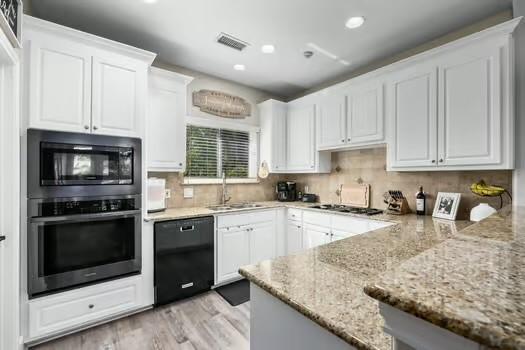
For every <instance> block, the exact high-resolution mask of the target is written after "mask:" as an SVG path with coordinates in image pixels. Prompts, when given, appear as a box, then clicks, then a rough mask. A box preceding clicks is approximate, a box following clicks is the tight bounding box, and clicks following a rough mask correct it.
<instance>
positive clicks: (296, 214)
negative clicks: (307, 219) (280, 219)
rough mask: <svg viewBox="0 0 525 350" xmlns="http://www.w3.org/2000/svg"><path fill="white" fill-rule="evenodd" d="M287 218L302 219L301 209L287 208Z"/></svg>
mask: <svg viewBox="0 0 525 350" xmlns="http://www.w3.org/2000/svg"><path fill="white" fill-rule="evenodd" d="M288 220H293V221H302V220H303V211H302V210H301V209H295V208H288Z"/></svg>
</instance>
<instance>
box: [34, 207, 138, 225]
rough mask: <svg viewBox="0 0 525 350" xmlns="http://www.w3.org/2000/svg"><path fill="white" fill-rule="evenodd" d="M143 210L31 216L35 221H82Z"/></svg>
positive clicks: (133, 214) (119, 216)
mask: <svg viewBox="0 0 525 350" xmlns="http://www.w3.org/2000/svg"><path fill="white" fill-rule="evenodd" d="M141 213H142V211H141V210H140V209H137V210H126V211H121V212H117V213H115V212H109V213H96V214H77V215H64V216H49V217H37V218H31V219H30V220H31V222H33V223H40V222H42V223H46V222H75V221H76V222H81V221H86V220H90V219H104V218H108V219H122V218H128V217H132V216H137V215H140V214H141Z"/></svg>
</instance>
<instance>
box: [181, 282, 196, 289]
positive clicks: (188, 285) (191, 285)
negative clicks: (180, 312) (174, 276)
mask: <svg viewBox="0 0 525 350" xmlns="http://www.w3.org/2000/svg"><path fill="white" fill-rule="evenodd" d="M181 287H182V289H185V288H190V287H193V282H190V283H186V284H183V285H182V286H181Z"/></svg>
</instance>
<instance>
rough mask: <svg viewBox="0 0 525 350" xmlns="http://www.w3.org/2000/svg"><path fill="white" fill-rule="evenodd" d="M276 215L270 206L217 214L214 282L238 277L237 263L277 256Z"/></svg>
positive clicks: (239, 264) (250, 262)
mask: <svg viewBox="0 0 525 350" xmlns="http://www.w3.org/2000/svg"><path fill="white" fill-rule="evenodd" d="M276 218H277V210H273V209H272V210H261V211H252V212H248V213H242V214H239V213H237V214H226V215H219V216H218V217H217V265H216V266H217V278H216V281H215V283H216V284H219V283H225V282H229V281H233V280H235V279H238V278H239V277H240V275H239V272H238V271H239V268H240V267H241V266H244V265H249V264H256V263H258V262H261V261H263V260H269V259H273V258H275V257H276V256H277V251H279V247H278V240H277V231H278V230H277V225H276V222H277V221H276Z"/></svg>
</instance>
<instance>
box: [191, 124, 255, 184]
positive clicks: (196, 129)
mask: <svg viewBox="0 0 525 350" xmlns="http://www.w3.org/2000/svg"><path fill="white" fill-rule="evenodd" d="M186 146H187V148H186V173H185V176H187V177H202V178H220V177H221V176H222V173H223V172H225V173H226V177H229V178H247V177H248V176H249V164H250V133H249V132H244V131H234V130H226V129H215V128H207V127H201V126H195V125H188V126H187V127H186Z"/></svg>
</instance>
